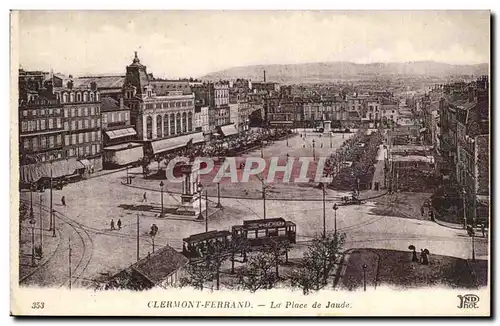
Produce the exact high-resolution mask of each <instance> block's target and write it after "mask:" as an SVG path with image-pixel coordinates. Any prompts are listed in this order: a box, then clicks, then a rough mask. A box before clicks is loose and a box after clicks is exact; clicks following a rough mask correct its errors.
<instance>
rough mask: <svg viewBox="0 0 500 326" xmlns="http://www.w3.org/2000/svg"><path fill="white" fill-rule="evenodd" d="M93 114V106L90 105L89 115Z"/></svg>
mask: <svg viewBox="0 0 500 326" xmlns="http://www.w3.org/2000/svg"><path fill="white" fill-rule="evenodd" d="M94 114H95V108H94V107H93V106H91V107H90V115H94Z"/></svg>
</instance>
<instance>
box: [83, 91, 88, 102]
mask: <svg viewBox="0 0 500 326" xmlns="http://www.w3.org/2000/svg"><path fill="white" fill-rule="evenodd" d="M83 101H84V102H87V101H88V96H87V92H83Z"/></svg>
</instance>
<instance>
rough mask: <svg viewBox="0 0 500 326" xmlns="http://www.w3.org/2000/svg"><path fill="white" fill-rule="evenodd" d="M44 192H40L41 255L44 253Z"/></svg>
mask: <svg viewBox="0 0 500 326" xmlns="http://www.w3.org/2000/svg"><path fill="white" fill-rule="evenodd" d="M42 200H43V197H42V194H40V257H42V255H43V216H42Z"/></svg>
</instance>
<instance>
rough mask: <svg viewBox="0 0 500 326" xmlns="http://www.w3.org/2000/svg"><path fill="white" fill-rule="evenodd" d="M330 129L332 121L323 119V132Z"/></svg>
mask: <svg viewBox="0 0 500 326" xmlns="http://www.w3.org/2000/svg"><path fill="white" fill-rule="evenodd" d="M331 131H332V122H331V121H323V132H327V133H329V132H331Z"/></svg>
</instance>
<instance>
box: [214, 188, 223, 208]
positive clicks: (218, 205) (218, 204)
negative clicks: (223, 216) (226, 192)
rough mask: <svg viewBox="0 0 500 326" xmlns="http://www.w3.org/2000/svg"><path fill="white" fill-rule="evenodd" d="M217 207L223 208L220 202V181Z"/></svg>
mask: <svg viewBox="0 0 500 326" xmlns="http://www.w3.org/2000/svg"><path fill="white" fill-rule="evenodd" d="M215 207H216V208H222V204H221V203H220V182H217V205H215Z"/></svg>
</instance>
